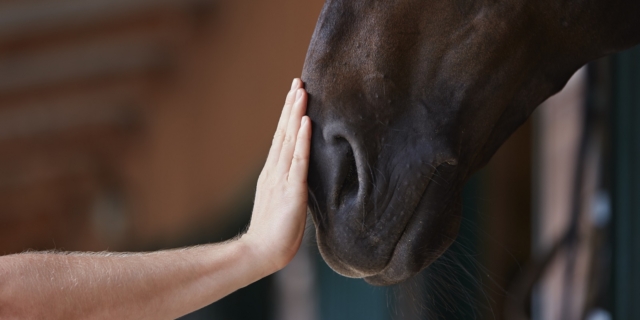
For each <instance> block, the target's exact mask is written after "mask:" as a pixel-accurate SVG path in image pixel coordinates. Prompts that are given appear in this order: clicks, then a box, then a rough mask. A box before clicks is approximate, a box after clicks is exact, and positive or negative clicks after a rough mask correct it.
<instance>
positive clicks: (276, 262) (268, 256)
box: [237, 233, 286, 277]
mask: <svg viewBox="0 0 640 320" xmlns="http://www.w3.org/2000/svg"><path fill="white" fill-rule="evenodd" d="M237 241H238V243H239V244H240V245H241V246H242V248H243V249H242V250H243V251H244V252H246V253H247V255H248V256H249V257H250V261H251V263H253V264H254V265H255V266H256V268H258V269H259V270H260V272H261V275H262V277H266V276H268V275H270V274H273V273H275V272H277V271H279V270H281V269H282V268H284V266H286V263H284V262H282V261H281V260H282V259H279V257H278V255H277V254H274V253H272V252H271V251H270V250H268V246H267V245H266V243H265V242H264V241H262V240H261V239H257V238H256V237H254V236H253V235H252V234H249V233H245V234H244V235H242V237H240V238H239V239H238V240H237Z"/></svg>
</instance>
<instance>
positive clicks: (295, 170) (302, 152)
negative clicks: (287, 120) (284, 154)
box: [289, 116, 311, 184]
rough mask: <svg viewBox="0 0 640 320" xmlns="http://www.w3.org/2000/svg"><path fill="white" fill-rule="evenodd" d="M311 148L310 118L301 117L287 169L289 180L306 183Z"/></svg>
mask: <svg viewBox="0 0 640 320" xmlns="http://www.w3.org/2000/svg"><path fill="white" fill-rule="evenodd" d="M310 148H311V120H309V117H307V116H304V117H303V118H302V124H301V125H300V130H298V138H297V139H296V147H295V150H294V151H293V160H292V162H291V169H290V170H289V181H290V182H298V183H305V184H306V183H307V173H308V171H309V149H310Z"/></svg>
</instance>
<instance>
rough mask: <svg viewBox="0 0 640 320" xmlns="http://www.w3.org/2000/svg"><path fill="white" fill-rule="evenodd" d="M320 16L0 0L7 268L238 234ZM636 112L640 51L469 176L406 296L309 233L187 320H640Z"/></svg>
mask: <svg viewBox="0 0 640 320" xmlns="http://www.w3.org/2000/svg"><path fill="white" fill-rule="evenodd" d="M323 2H324V1H322V0H305V1H299V0H271V1H258V0H48V1H43V0H37V1H35V0H29V1H24V0H23V1H17V0H1V1H0V150H1V151H0V254H11V253H18V252H23V251H25V250H51V249H55V250H64V251H86V250H89V251H103V250H109V251H149V250H159V249H166V248H175V247H181V246H187V245H196V244H203V243H210V242H218V241H222V240H225V239H229V238H231V237H233V236H235V235H237V234H238V233H239V232H241V231H242V230H243V229H244V228H245V227H246V225H247V223H248V221H249V218H250V214H251V209H252V205H253V195H254V192H255V183H256V181H257V176H258V174H259V172H260V170H261V168H262V165H263V163H264V160H265V159H266V155H267V151H268V149H269V146H270V142H271V137H272V135H273V132H274V130H275V125H276V123H277V119H278V116H279V112H280V110H281V107H282V104H283V99H284V96H285V94H286V92H287V90H288V88H289V87H290V84H291V80H292V79H293V78H294V77H298V76H300V72H301V70H302V65H303V62H304V57H305V54H306V50H307V46H308V44H309V41H310V39H311V34H312V32H313V28H314V27H315V23H316V20H317V17H318V14H319V12H320V9H321V7H322V5H323ZM638 108H640V50H637V49H636V50H635V51H629V52H625V53H623V54H620V55H617V56H614V57H609V58H606V59H603V60H600V61H597V62H595V63H592V64H591V65H589V66H588V67H586V68H583V69H582V70H581V71H580V72H578V73H577V74H576V75H575V76H574V78H573V79H572V81H571V82H570V84H569V85H567V87H566V88H565V90H564V91H563V92H562V93H561V94H559V95H558V96H556V97H554V98H552V99H550V100H549V101H547V102H545V104H544V105H543V106H541V107H540V108H538V110H537V111H536V112H535V114H534V116H533V117H532V118H531V119H530V120H529V121H528V122H527V123H526V124H525V125H524V126H522V127H521V128H520V129H519V130H518V131H517V132H516V133H515V134H514V135H513V136H512V137H511V138H510V139H509V141H508V142H507V143H506V144H505V145H504V146H503V147H502V148H501V149H500V151H499V152H498V153H497V154H496V155H495V156H494V157H493V159H492V161H491V163H490V164H489V165H488V166H487V167H486V168H485V169H483V170H482V171H481V172H479V173H478V174H476V175H475V176H474V177H473V178H472V179H471V181H470V182H469V183H468V185H467V187H466V189H465V192H464V196H463V199H461V201H462V202H463V207H464V219H463V224H462V227H461V232H460V236H459V239H458V240H457V242H456V243H455V244H454V245H453V247H452V248H451V249H450V250H449V251H448V252H447V254H445V255H444V256H443V258H441V259H440V260H438V261H437V262H436V263H434V265H433V266H431V267H430V268H428V269H427V270H426V271H425V272H423V273H422V274H420V275H419V276H417V277H415V278H414V279H412V280H410V281H409V282H408V283H405V284H402V285H398V286H395V287H389V288H380V287H372V286H369V285H368V284H366V283H364V282H363V281H362V280H354V279H347V278H344V277H341V276H338V275H337V274H335V273H334V272H333V271H332V270H330V269H329V268H328V267H327V266H326V264H325V263H324V262H323V261H322V259H321V258H320V257H319V254H318V252H317V249H316V247H315V244H314V240H313V227H312V226H311V225H310V224H309V225H308V231H309V232H307V235H306V236H305V241H304V244H303V246H302V249H301V250H300V252H299V254H298V255H297V256H296V258H295V259H294V261H293V262H292V263H291V264H290V265H289V266H288V267H287V268H285V269H284V270H283V271H281V272H279V273H277V274H275V275H273V276H271V277H268V278H266V279H263V280H261V281H259V282H257V283H255V284H253V285H251V286H249V287H247V288H244V289H241V290H239V291H238V292H236V293H234V294H232V295H230V296H229V297H227V298H224V299H223V300H221V301H219V302H217V303H215V304H213V305H211V306H209V307H207V308H204V309H202V310H199V311H197V312H195V313H193V314H190V315H187V316H185V317H184V319H285V320H288V319H292V320H293V319H299V320H305V319H310V320H324V319H331V320H339V319H350V320H358V319H367V320H378V319H379V320H383V319H384V320H386V319H504V316H503V310H505V308H506V309H509V305H510V304H511V305H516V307H515V308H516V309H518V308H520V307H522V309H524V310H525V311H526V312H527V313H531V315H532V317H533V318H535V319H585V318H587V319H592V320H606V319H612V317H614V316H615V317H614V318H615V319H639V318H640V310H638V308H637V305H636V304H637V302H640V272H639V271H640V252H639V250H640V235H638V234H637V233H636V232H634V230H640V216H639V215H638V214H639V213H638V211H640V170H639V168H640V166H638V164H640V153H638V151H637V150H640V149H639V148H638V147H640V127H638V125H637V124H638V123H640V111H637V110H640V109H638ZM580 159H583V160H580ZM578 177H579V178H578ZM576 199H577V200H576ZM576 204H579V205H576ZM571 226H574V229H576V230H578V232H577V233H576V234H578V235H579V236H576V237H573V238H572V241H569V243H568V244H567V243H565V244H564V245H563V246H562V248H561V249H560V250H557V251H558V253H557V254H555V255H554V256H553V259H551V262H549V263H547V264H545V265H544V266H543V267H541V268H539V269H540V272H539V273H540V279H539V280H537V281H535V283H536V284H535V286H534V288H533V292H532V293H531V294H528V295H524V296H523V297H520V296H518V294H517V292H518V278H519V277H522V275H523V274H527V266H528V265H530V263H529V262H528V261H531V260H534V261H535V260H536V258H537V257H544V256H545V255H546V253H547V252H549V251H550V249H551V248H554V244H557V243H558V239H561V238H562V237H563V234H564V232H565V230H566V229H570V227H571ZM520 300H522V301H525V303H524V304H523V305H522V306H518V301H520Z"/></svg>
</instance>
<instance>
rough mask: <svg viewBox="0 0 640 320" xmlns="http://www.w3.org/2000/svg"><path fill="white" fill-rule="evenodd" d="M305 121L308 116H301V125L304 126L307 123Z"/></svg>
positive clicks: (307, 119)
mask: <svg viewBox="0 0 640 320" xmlns="http://www.w3.org/2000/svg"><path fill="white" fill-rule="evenodd" d="M307 121H309V118H307V117H302V126H305V125H306V124H307Z"/></svg>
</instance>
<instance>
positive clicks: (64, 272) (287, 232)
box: [0, 80, 311, 319]
mask: <svg viewBox="0 0 640 320" xmlns="http://www.w3.org/2000/svg"><path fill="white" fill-rule="evenodd" d="M301 87H302V83H301V81H300V80H296V81H294V84H293V85H292V90H291V91H290V92H289V94H288V95H287V101H286V103H285V107H284V108H283V112H282V115H281V118H280V121H279V123H278V129H277V133H276V135H275V137H274V141H273V144H272V147H271V150H270V152H269V156H268V158H267V162H266V164H265V167H264V169H263V171H262V173H261V175H260V179H259V181H258V188H257V193H256V200H255V206H254V211H253V216H252V221H251V224H250V228H249V230H248V231H247V233H246V234H244V235H243V236H242V237H240V238H239V239H237V240H232V241H228V242H225V243H220V244H211V245H204V246H199V247H193V248H186V249H178V250H167V251H158V252H153V253H135V254H108V253H103V254H101V253H95V254H87V253H24V254H17V255H9V256H4V257H0V318H1V319H5V318H6V319H12V318H16V319H18V318H19V319H42V318H46V319H76V318H81V319H174V318H177V317H179V316H181V315H184V314H186V313H189V312H191V311H194V310H197V309H199V308H201V307H203V306H206V305H208V304H210V303H212V302H214V301H216V300H218V299H220V298H222V297H224V296H226V295H227V294H229V293H231V292H233V291H235V290H237V289H239V288H242V287H244V286H246V285H248V284H250V283H252V282H254V281H256V280H259V279H261V278H263V277H265V276H267V275H269V274H271V273H273V272H275V271H277V270H279V269H281V268H282V267H284V266H285V265H286V264H287V263H288V262H289V261H290V260H291V259H292V258H293V255H295V252H296V251H297V250H298V248H299V246H300V242H301V239H302V233H303V231H304V224H305V220H306V201H307V187H306V175H307V167H308V155H309V141H310V135H311V127H310V121H308V118H306V117H303V115H304V113H305V110H306V93H305V92H304V90H303V89H301ZM296 92H297V93H299V94H300V99H298V100H296V99H295V95H296ZM303 119H304V120H303ZM301 122H306V123H304V124H301Z"/></svg>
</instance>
